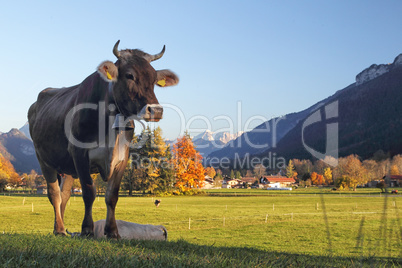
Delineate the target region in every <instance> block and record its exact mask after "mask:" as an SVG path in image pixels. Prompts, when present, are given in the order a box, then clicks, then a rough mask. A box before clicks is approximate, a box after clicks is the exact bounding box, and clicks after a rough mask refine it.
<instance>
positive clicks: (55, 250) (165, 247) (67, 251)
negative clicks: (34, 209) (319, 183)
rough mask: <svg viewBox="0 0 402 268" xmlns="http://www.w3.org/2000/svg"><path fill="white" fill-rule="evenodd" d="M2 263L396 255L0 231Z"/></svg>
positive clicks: (384, 263) (395, 262)
mask: <svg viewBox="0 0 402 268" xmlns="http://www.w3.org/2000/svg"><path fill="white" fill-rule="evenodd" d="M0 263H2V267H26V266H30V267H55V266H57V267H60V266H62V267H67V266H71V267H88V266H94V267H102V266H105V267H113V266H116V267H133V266H140V267H173V266H174V267H292V266H293V267H328V266H330V267H367V266H371V267H390V266H402V262H401V260H400V259H397V258H378V257H363V258H362V257H339V256H331V255H327V256H313V255H305V254H290V253H286V252H273V251H264V250H258V249H253V248H243V247H215V246H213V245H211V246H205V245H196V244H192V243H189V242H187V241H184V240H179V241H127V240H126V241H124V240H120V241H115V240H112V241H110V240H92V239H79V238H78V239H73V238H69V237H55V236H53V235H45V236H44V235H39V234H0Z"/></svg>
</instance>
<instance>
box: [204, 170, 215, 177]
mask: <svg viewBox="0 0 402 268" xmlns="http://www.w3.org/2000/svg"><path fill="white" fill-rule="evenodd" d="M205 175H208V176H209V177H211V178H215V176H216V171H215V169H214V168H213V167H207V168H205Z"/></svg>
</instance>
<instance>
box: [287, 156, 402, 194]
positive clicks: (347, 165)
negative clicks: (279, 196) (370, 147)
mask: <svg viewBox="0 0 402 268" xmlns="http://www.w3.org/2000/svg"><path fill="white" fill-rule="evenodd" d="M330 161H331V160H330V159H324V161H323V160H317V161H315V162H314V163H312V162H311V161H310V160H299V159H293V160H289V164H288V165H287V168H286V176H287V177H292V178H294V179H295V180H296V181H297V182H298V183H299V185H301V186H310V185H334V186H335V187H336V188H337V189H340V190H343V189H345V190H347V189H353V190H356V188H357V187H358V186H359V185H360V186H363V185H365V184H367V183H368V182H371V181H379V182H381V183H383V182H382V179H383V177H384V176H387V175H400V174H401V172H402V155H395V156H394V157H392V158H391V157H389V156H387V155H386V154H384V153H383V152H378V153H377V154H375V155H374V156H373V158H371V159H367V160H363V161H362V160H361V159H360V157H359V156H357V155H349V156H347V157H341V158H339V159H338V164H337V165H336V166H335V167H332V166H330V165H328V164H326V163H330ZM380 185H382V184H380Z"/></svg>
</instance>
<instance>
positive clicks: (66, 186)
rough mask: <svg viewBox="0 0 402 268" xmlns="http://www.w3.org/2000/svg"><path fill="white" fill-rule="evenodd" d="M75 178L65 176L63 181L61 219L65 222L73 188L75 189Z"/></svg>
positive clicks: (61, 186)
mask: <svg viewBox="0 0 402 268" xmlns="http://www.w3.org/2000/svg"><path fill="white" fill-rule="evenodd" d="M73 183H74V178H73V177H72V176H70V175H65V176H64V177H62V179H61V184H60V188H61V218H62V219H63V221H64V211H65V209H66V205H67V202H68V200H69V199H70V196H71V188H72V187H73Z"/></svg>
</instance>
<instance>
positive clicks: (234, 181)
mask: <svg viewBox="0 0 402 268" xmlns="http://www.w3.org/2000/svg"><path fill="white" fill-rule="evenodd" d="M240 182H241V181H240V180H238V179H232V180H226V181H224V182H223V183H222V188H226V189H231V188H234V187H236V186H237V185H238V184H239V183H240Z"/></svg>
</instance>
